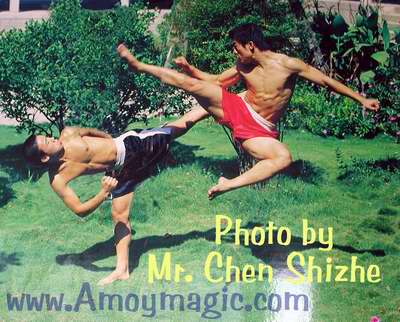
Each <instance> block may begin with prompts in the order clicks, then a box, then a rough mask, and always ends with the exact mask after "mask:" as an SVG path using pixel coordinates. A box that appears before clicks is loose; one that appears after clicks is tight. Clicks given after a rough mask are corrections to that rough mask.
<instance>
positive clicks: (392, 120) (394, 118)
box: [389, 116, 397, 122]
mask: <svg viewBox="0 0 400 322" xmlns="http://www.w3.org/2000/svg"><path fill="white" fill-rule="evenodd" d="M396 120H397V116H391V117H389V121H390V122H395V121H396Z"/></svg>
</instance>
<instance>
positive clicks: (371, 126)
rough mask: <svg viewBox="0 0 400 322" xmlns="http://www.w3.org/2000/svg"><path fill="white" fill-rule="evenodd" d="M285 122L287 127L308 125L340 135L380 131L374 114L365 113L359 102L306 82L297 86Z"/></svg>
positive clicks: (315, 130) (313, 129)
mask: <svg viewBox="0 0 400 322" xmlns="http://www.w3.org/2000/svg"><path fill="white" fill-rule="evenodd" d="M284 124H285V127H286V128H306V129H307V130H309V131H310V132H311V133H314V134H317V135H321V136H336V137H338V138H344V137H345V136H346V135H350V134H355V135H357V136H360V137H371V136H373V135H375V134H376V131H377V129H376V119H375V118H374V115H373V114H372V113H363V111H362V109H361V108H360V106H359V105H358V104H357V103H355V102H353V101H351V100H350V99H347V98H343V97H342V96H337V95H335V96H330V95H329V94H328V92H327V91H326V90H324V89H321V90H320V91H319V92H315V91H314V90H313V89H312V88H310V87H308V86H304V85H303V86H301V85H300V86H298V87H297V88H296V91H295V93H294V95H293V98H292V100H291V103H290V106H289V107H288V112H287V115H286V116H285V119H284Z"/></svg>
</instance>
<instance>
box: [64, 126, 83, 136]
mask: <svg viewBox="0 0 400 322" xmlns="http://www.w3.org/2000/svg"><path fill="white" fill-rule="evenodd" d="M78 132H79V128H78V127H74V126H67V127H65V128H64V129H63V130H62V131H61V133H60V138H61V137H63V138H65V137H68V136H71V135H75V134H77V133H78Z"/></svg>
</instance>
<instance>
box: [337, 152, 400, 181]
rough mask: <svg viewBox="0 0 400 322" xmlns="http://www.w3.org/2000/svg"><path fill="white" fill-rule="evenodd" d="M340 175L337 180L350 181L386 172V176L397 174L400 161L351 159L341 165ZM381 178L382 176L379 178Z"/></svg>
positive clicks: (396, 159) (390, 159)
mask: <svg viewBox="0 0 400 322" xmlns="http://www.w3.org/2000/svg"><path fill="white" fill-rule="evenodd" d="M341 170H342V171H341V174H340V175H339V176H338V180H342V181H346V180H351V179H352V178H354V177H355V176H360V175H361V176H370V175H374V174H375V175H378V176H381V174H382V173H384V172H386V173H388V174H391V173H395V172H398V171H399V170H400V159H398V158H386V159H380V160H364V159H353V160H351V162H350V163H344V162H342V164H341ZM381 177H382V176H381Z"/></svg>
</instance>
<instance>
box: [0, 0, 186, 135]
mask: <svg viewBox="0 0 400 322" xmlns="http://www.w3.org/2000/svg"><path fill="white" fill-rule="evenodd" d="M79 3H80V1H79V0H60V1H57V2H56V4H55V6H54V7H53V8H52V11H51V16H50V18H49V19H48V20H47V21H42V22H37V21H36V22H31V23H28V24H27V26H26V28H25V30H24V31H21V30H12V31H9V32H4V33H1V34H0V56H1V57H2V59H1V61H0V108H1V109H2V110H3V112H4V113H5V114H6V115H7V116H8V117H12V118H16V119H17V120H18V121H19V122H20V125H19V128H20V129H21V128H23V129H28V130H29V131H30V132H33V131H37V130H39V131H42V132H47V133H49V132H51V131H52V130H53V129H54V127H56V128H57V129H58V130H59V131H61V130H62V129H63V128H64V126H65V125H66V124H71V125H72V124H79V125H81V126H91V127H97V128H103V129H106V130H108V131H110V132H113V133H118V132H120V131H122V130H123V129H124V128H125V127H126V126H127V125H128V124H129V122H131V121H132V120H135V119H145V118H146V117H147V115H148V114H150V113H152V112H153V111H156V110H158V109H159V108H160V106H162V105H164V104H168V102H172V108H173V109H176V108H182V105H179V104H178V103H177V100H176V97H175V92H173V91H172V89H170V88H161V90H160V84H159V82H158V81H156V80H155V79H153V78H150V77H144V76H142V75H133V74H132V73H130V72H129V71H128V68H127V66H126V64H124V63H123V62H122V61H121V60H120V59H119V57H118V56H117V54H116V50H115V48H116V45H117V43H118V41H121V40H123V41H124V42H125V43H126V45H127V46H128V47H130V48H132V47H134V50H135V52H136V54H137V55H138V56H139V57H140V58H141V59H143V60H145V61H148V62H151V63H156V64H158V63H159V60H160V56H159V55H158V53H157V51H156V50H155V48H154V46H153V39H152V35H151V34H150V32H149V31H148V24H149V22H150V21H151V19H152V14H151V13H149V12H148V11H146V10H145V9H144V8H145V7H144V5H143V4H142V3H141V2H135V4H133V5H132V6H130V7H128V8H127V7H118V8H115V9H113V10H108V11H89V10H83V9H81V8H80V4H79ZM37 111H40V112H42V113H43V114H44V115H45V116H46V118H47V119H48V120H49V122H50V128H49V129H48V128H46V127H43V126H42V125H40V124H36V123H35V122H34V116H35V113H36V112H37ZM49 134H50V133H49Z"/></svg>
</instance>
